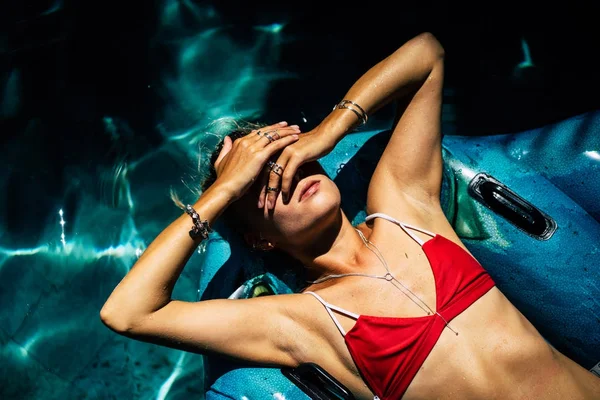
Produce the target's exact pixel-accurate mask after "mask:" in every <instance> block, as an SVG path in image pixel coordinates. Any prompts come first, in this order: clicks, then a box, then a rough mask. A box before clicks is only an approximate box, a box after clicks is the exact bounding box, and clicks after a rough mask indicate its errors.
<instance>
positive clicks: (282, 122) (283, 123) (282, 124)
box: [278, 121, 287, 126]
mask: <svg viewBox="0 0 600 400" xmlns="http://www.w3.org/2000/svg"><path fill="white" fill-rule="evenodd" d="M278 125H281V126H285V125H287V121H281V122H280V123H279V124H278Z"/></svg>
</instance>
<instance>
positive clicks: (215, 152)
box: [170, 118, 267, 210]
mask: <svg viewBox="0 0 600 400" xmlns="http://www.w3.org/2000/svg"><path fill="white" fill-rule="evenodd" d="M266 125H267V124H264V123H259V122H249V121H244V120H236V119H234V118H220V119H218V120H215V121H213V122H212V123H211V124H210V125H208V126H207V128H206V129H205V130H204V131H203V133H201V134H200V135H201V136H200V137H198V138H197V140H196V141H197V142H198V143H199V145H198V147H199V151H198V157H197V160H196V162H195V168H194V172H193V173H192V174H191V175H192V176H191V179H190V180H191V181H192V183H191V184H190V183H187V182H184V185H185V186H186V187H187V188H188V189H189V190H190V191H191V194H192V195H193V196H195V197H199V196H200V195H201V194H202V193H203V192H204V191H205V190H206V189H208V187H210V185H212V184H213V183H214V182H215V180H216V179H217V172H216V170H215V167H214V164H215V161H216V160H217V157H218V156H219V153H220V152H221V149H222V148H223V143H224V139H225V136H229V137H230V138H231V140H232V141H235V140H236V139H239V138H241V137H244V136H246V135H248V134H249V133H250V132H252V131H253V130H254V129H260V128H262V127H264V126H266ZM170 197H171V200H172V201H173V203H175V205H176V206H177V207H179V208H181V209H182V210H183V209H185V204H184V203H183V201H182V200H181V197H180V196H179V194H178V193H177V192H176V191H175V190H174V189H173V188H171V191H170Z"/></svg>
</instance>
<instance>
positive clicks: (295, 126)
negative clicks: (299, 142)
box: [289, 125, 300, 129]
mask: <svg viewBox="0 0 600 400" xmlns="http://www.w3.org/2000/svg"><path fill="white" fill-rule="evenodd" d="M289 128H295V129H300V126H298V125H290V126H289Z"/></svg>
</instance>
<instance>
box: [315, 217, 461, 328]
mask: <svg viewBox="0 0 600 400" xmlns="http://www.w3.org/2000/svg"><path fill="white" fill-rule="evenodd" d="M356 232H358V235H359V236H360V238H361V239H362V241H363V243H364V244H365V246H366V247H367V249H369V250H370V251H371V252H372V253H373V254H375V257H377V259H378V260H379V262H380V263H381V265H383V267H384V268H385V272H386V273H385V275H375V274H365V273H360V272H350V273H347V274H331V275H327V276H324V277H322V278H320V279H317V280H316V281H309V283H313V284H315V283H321V282H325V281H328V280H330V279H334V278H342V277H344V276H363V277H367V278H376V279H383V280H386V281H388V282H390V283H391V284H392V285H394V287H395V288H396V289H398V290H399V291H400V292H402V293H403V294H404V295H405V296H406V297H408V298H409V299H410V300H411V301H412V302H413V303H415V304H416V305H417V306H418V307H419V308H420V309H421V310H423V311H424V312H425V313H427V315H432V314H436V315H437V316H439V317H440V318H441V319H442V320H443V321H444V323H445V324H446V326H447V327H448V329H450V330H451V331H452V332H454V333H455V334H456V335H457V336H458V332H457V331H455V330H454V329H452V327H451V326H450V324H449V323H448V321H447V320H446V318H444V317H443V316H442V315H441V314H440V313H439V312H438V311H437V310H436V311H433V310H432V309H431V307H429V306H428V305H427V303H425V301H423V299H421V298H420V297H419V296H417V295H416V294H415V293H414V292H413V291H412V290H410V289H409V288H408V287H407V286H406V285H404V284H403V283H402V282H400V281H399V280H398V279H396V277H395V276H394V275H392V273H391V272H390V268H389V266H388V264H387V261H385V258H384V257H383V254H381V251H380V250H379V248H378V247H377V246H376V245H375V244H374V243H373V242H371V241H370V240H369V239H367V238H366V237H365V235H364V234H363V233H362V232H361V231H360V230H358V229H356ZM398 285H400V287H402V289H401V288H400V287H399V286H398ZM409 293H410V296H409ZM416 300H419V301H418V302H417V301H416Z"/></svg>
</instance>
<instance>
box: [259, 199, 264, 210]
mask: <svg viewBox="0 0 600 400" xmlns="http://www.w3.org/2000/svg"><path fill="white" fill-rule="evenodd" d="M264 206H265V203H264V202H263V201H262V199H260V200H258V208H263V207H264Z"/></svg>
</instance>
